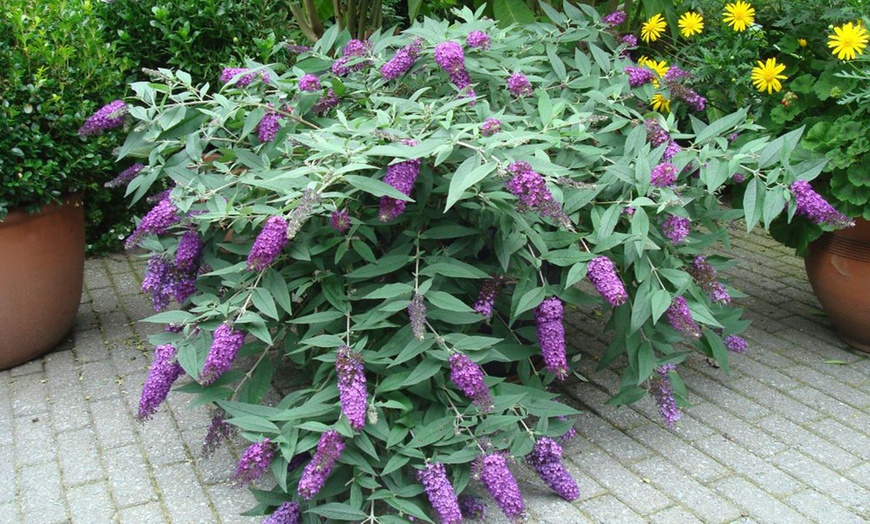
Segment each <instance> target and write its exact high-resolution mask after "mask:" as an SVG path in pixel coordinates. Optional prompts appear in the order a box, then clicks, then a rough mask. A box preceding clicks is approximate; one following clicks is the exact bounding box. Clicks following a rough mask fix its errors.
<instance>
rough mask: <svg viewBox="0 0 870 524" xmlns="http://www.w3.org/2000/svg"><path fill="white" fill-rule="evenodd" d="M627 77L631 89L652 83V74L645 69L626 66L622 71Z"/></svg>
mask: <svg viewBox="0 0 870 524" xmlns="http://www.w3.org/2000/svg"><path fill="white" fill-rule="evenodd" d="M623 71H625V73H626V74H627V75H628V85H629V86H631V87H640V86H642V85H645V84H648V83H650V82H652V79H653V73H652V71H650V70H649V69H647V68H645V67H632V66H627V67H625V68H624V69H623Z"/></svg>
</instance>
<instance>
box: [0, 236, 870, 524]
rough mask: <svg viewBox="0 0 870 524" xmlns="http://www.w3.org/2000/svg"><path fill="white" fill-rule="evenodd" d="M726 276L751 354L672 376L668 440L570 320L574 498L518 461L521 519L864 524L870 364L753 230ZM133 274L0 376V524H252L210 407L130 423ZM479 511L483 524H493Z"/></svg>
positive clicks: (868, 489)
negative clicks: (676, 399)
mask: <svg viewBox="0 0 870 524" xmlns="http://www.w3.org/2000/svg"><path fill="white" fill-rule="evenodd" d="M738 236H740V238H738V239H737V241H736V243H735V247H734V248H733V249H732V250H730V251H729V254H730V255H731V256H734V257H736V258H737V266H736V267H735V268H734V269H732V270H730V271H728V272H727V276H728V278H729V279H730V283H731V284H732V285H734V286H735V287H737V288H739V289H742V290H743V291H744V292H745V293H746V294H747V295H748V296H747V297H746V298H742V299H740V300H739V302H740V303H742V304H743V305H744V306H745V307H746V308H747V313H746V316H747V317H748V318H751V319H753V320H754V323H753V325H752V327H751V328H750V329H749V331H748V332H747V334H746V338H747V340H748V341H749V342H750V349H749V351H748V352H747V353H745V354H744V355H735V356H733V358H732V370H731V374H730V375H729V376H725V375H724V374H723V373H722V372H721V370H719V369H716V368H714V367H712V366H711V365H710V364H709V363H708V362H707V361H706V359H704V358H702V357H700V356H698V357H697V358H692V359H690V360H689V362H688V365H687V366H684V368H683V371H682V376H683V377H684V378H685V381H686V383H687V385H688V387H689V389H690V394H691V402H692V406H691V408H689V409H687V410H685V411H684V413H683V420H682V421H681V422H680V423H679V424H678V426H677V428H676V429H674V430H669V429H666V428H664V427H663V426H662V425H661V423H660V421H659V419H658V416H657V414H656V409H655V406H654V405H653V404H652V402H650V401H645V402H643V401H642V402H641V403H639V404H637V405H634V406H631V407H624V408H619V409H617V408H613V407H609V406H606V405H605V404H604V402H605V401H606V400H607V398H608V397H609V395H610V394H612V393H613V392H614V391H615V390H616V389H617V387H618V383H619V379H618V375H617V374H616V373H615V372H614V371H612V370H605V371H603V372H597V373H596V372H593V370H594V368H595V354H596V353H598V352H599V351H600V350H601V348H602V347H603V345H604V343H605V339H604V337H603V336H602V325H603V318H602V316H601V315H600V314H599V312H597V311H592V310H590V311H581V312H577V313H575V314H574V315H573V317H572V318H571V321H570V326H569V327H568V333H569V340H576V341H582V342H581V345H582V350H583V351H584V353H585V355H584V358H583V360H582V361H581V364H580V366H581V372H583V373H584V374H585V375H586V376H587V377H588V379H589V382H580V381H574V382H573V383H570V384H569V385H568V386H566V388H565V393H566V397H567V401H568V402H571V403H574V404H575V405H577V406H578V407H581V408H582V409H584V413H583V414H582V415H581V416H580V417H579V418H578V420H577V423H576V427H577V430H578V433H579V436H578V438H576V439H575V440H574V441H573V442H572V443H571V444H569V445H568V446H567V448H566V456H567V457H568V460H567V461H566V463H567V466H568V468H569V470H570V471H571V472H572V473H573V474H574V476H575V478H576V479H577V481H578V484H579V485H580V490H581V498H580V500H578V501H576V502H574V503H568V502H565V501H562V500H561V499H558V498H556V497H555V496H554V495H552V494H551V493H549V491H548V490H547V489H546V488H545V487H544V486H543V484H541V483H540V482H539V481H537V480H536V479H535V478H534V476H533V475H530V474H529V473H528V472H527V471H523V470H524V468H523V467H517V468H516V471H517V473H518V476H519V477H520V478H521V483H522V488H523V491H524V493H525V495H526V502H527V507H528V508H529V513H530V519H529V522H531V523H559V524H572V523H584V522H596V523H619V524H622V523H633V522H661V523H668V524H678V523H691V522H704V523H718V522H741V523H754V522H757V523H766V522H770V523H775V524H781V523H792V522H795V523H798V522H823V523H837V524H842V523H851V522H855V523H860V522H867V520H868V519H870V358H867V356H866V355H864V354H860V353H857V352H854V351H850V350H848V349H847V347H846V346H845V345H844V344H843V343H842V342H840V340H839V339H837V337H836V335H835V334H834V332H833V331H832V329H831V327H830V326H829V324H828V322H827V320H826V319H825V317H824V316H823V315H822V314H821V313H820V311H819V310H818V305H817V302H816V300H815V298H814V297H813V295H812V293H811V291H810V289H809V285H808V284H807V283H806V280H805V276H804V274H803V265H802V261H801V260H800V259H798V258H795V257H794V256H792V255H791V254H790V252H789V251H788V250H785V249H783V248H781V247H779V246H778V245H777V244H776V243H775V242H773V241H772V240H770V239H769V238H767V237H765V236H763V234H753V235H749V236H742V235H738ZM141 273H142V264H141V262H140V261H137V260H134V259H130V258H128V257H126V256H123V255H118V256H112V257H108V258H103V259H93V260H89V261H88V262H87V265H86V279H85V280H86V283H85V286H86V290H85V293H84V294H83V298H82V305H81V308H80V311H79V315H78V319H77V322H76V327H75V330H74V333H73V334H72V335H71V337H70V338H69V340H67V341H65V342H64V343H63V344H62V345H61V346H60V347H59V348H57V350H56V351H55V352H53V353H51V354H49V355H47V356H46V357H45V358H42V359H39V360H37V361H34V362H31V363H28V364H25V365H22V366H19V367H17V368H14V369H12V370H9V371H3V372H0V479H2V480H0V522H3V523H14V522H24V523H39V524H50V523H66V522H72V523H75V524H79V523H88V524H90V523H112V522H122V523H132V524H146V523H169V522H173V523H182V524H189V523H198V522H202V523H219V522H226V523H248V522H260V520H261V519H258V518H246V517H241V516H239V513H240V512H241V511H244V510H246V509H248V508H249V507H251V506H252V505H253V498H252V496H251V495H250V494H249V493H248V492H247V491H245V490H239V489H235V488H233V487H231V486H230V485H229V484H228V482H227V480H228V477H229V474H230V473H231V472H232V470H233V468H234V466H235V462H236V460H237V458H238V453H239V450H240V449H243V443H241V442H236V443H235V444H234V445H233V446H230V447H223V448H221V449H219V450H218V452H217V453H216V454H215V455H213V456H212V457H211V458H207V459H206V458H202V457H201V456H200V452H199V450H200V446H201V442H202V437H203V436H204V434H205V428H206V427H207V426H208V422H209V414H208V411H207V410H206V408H202V407H200V408H191V407H190V406H188V405H187V403H188V401H189V399H190V397H188V396H187V395H184V394H181V393H173V394H171V395H170V398H169V400H168V401H167V403H166V404H165V405H164V406H163V407H162V408H161V409H160V410H159V412H158V414H157V415H156V416H155V417H154V418H153V419H152V420H150V421H148V422H147V423H145V424H141V423H139V422H137V421H136V420H135V419H134V418H133V415H134V414H135V412H136V410H137V406H138V401H139V393H140V390H141V386H142V383H143V381H144V379H145V376H146V373H147V369H148V364H149V362H150V353H149V352H150V350H151V348H150V346H149V345H148V343H147V341H146V340H147V336H148V334H149V333H153V332H154V331H155V330H159V329H160V326H154V325H149V324H142V323H138V322H137V321H138V320H139V319H141V318H144V317H146V316H148V315H150V314H151V309H150V304H149V300H148V299H147V298H146V297H145V296H143V295H141V294H140V293H139V292H138V283H139V280H140V278H141ZM498 513H499V512H498V510H497V508H496V507H495V506H494V504H490V514H491V515H492V517H491V518H489V519H488V520H487V522H489V523H503V522H505V520H504V519H503V518H502V517H501V516H500V515H499V514H498Z"/></svg>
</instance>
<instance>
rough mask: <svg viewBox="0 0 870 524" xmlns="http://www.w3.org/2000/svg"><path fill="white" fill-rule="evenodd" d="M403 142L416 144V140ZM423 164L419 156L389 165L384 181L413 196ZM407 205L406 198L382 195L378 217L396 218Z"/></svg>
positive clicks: (383, 220) (382, 219)
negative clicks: (400, 198)
mask: <svg viewBox="0 0 870 524" xmlns="http://www.w3.org/2000/svg"><path fill="white" fill-rule="evenodd" d="M403 142H404V143H405V145H408V146H414V145H416V142H414V141H411V140H405V141H403ZM422 164H423V161H422V160H420V159H419V158H414V159H411V160H405V161H404V162H397V163H395V164H390V165H388V166H387V174H386V175H385V176H384V182H385V183H387V184H389V185H391V186H393V187H394V188H396V189H398V190H399V191H401V192H402V194H403V195H408V196H411V190H412V189H413V188H414V182H416V180H417V175H419V174H420V166H421V165H422ZM405 205H407V202H405V201H404V200H399V199H397V198H393V197H389V196H382V197H381V203H380V209H379V210H378V218H379V219H380V220H381V221H382V222H388V221H390V220H394V219H395V218H397V217H398V216H399V215H401V214H402V213H404V212H405Z"/></svg>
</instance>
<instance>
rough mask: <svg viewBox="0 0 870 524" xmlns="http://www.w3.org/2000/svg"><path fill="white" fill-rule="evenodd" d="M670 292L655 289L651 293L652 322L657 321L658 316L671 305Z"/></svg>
mask: <svg viewBox="0 0 870 524" xmlns="http://www.w3.org/2000/svg"><path fill="white" fill-rule="evenodd" d="M671 302H672V298H671V294H670V293H668V292H667V291H666V290H664V289H656V290H655V291H653V294H652V301H651V305H652V319H653V324H655V323H656V322H658V320H659V318H661V316H662V315H663V314H664V312H665V311H667V309H668V308H669V307H671Z"/></svg>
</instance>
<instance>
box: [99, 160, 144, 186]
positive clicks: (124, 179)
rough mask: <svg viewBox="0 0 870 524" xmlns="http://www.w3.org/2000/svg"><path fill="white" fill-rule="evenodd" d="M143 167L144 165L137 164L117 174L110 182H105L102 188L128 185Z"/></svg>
mask: <svg viewBox="0 0 870 524" xmlns="http://www.w3.org/2000/svg"><path fill="white" fill-rule="evenodd" d="M144 167H145V166H144V165H142V164H139V163H136V164H133V165H132V166H130V167H128V168H127V169H125V170H123V171H121V172H120V173H118V176H116V177H115V178H113V179H112V180H110V181H108V182H106V183H105V184H103V186H104V187H120V186H125V185H127V184H129V183H130V181H131V180H133V179H134V178H136V175H138V174H139V172H140V171H142V169H143V168H144Z"/></svg>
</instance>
